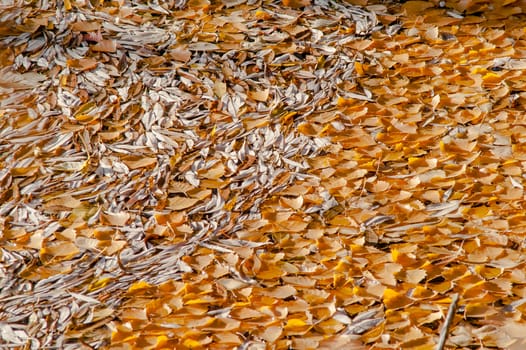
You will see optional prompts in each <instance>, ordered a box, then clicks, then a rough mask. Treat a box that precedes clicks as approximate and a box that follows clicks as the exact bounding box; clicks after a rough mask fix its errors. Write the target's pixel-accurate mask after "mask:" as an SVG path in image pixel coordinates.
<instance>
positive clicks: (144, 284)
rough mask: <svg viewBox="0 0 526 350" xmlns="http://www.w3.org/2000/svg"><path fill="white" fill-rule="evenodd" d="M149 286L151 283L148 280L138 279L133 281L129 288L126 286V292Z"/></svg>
mask: <svg viewBox="0 0 526 350" xmlns="http://www.w3.org/2000/svg"><path fill="white" fill-rule="evenodd" d="M150 287H151V285H150V284H149V283H148V282H145V281H139V282H135V283H134V284H132V285H131V286H130V288H128V292H135V291H137V290H141V289H146V288H150Z"/></svg>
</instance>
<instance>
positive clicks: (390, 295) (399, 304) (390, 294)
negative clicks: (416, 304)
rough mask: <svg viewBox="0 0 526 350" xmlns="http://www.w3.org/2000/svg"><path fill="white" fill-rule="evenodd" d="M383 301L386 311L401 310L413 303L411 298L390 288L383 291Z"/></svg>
mask: <svg viewBox="0 0 526 350" xmlns="http://www.w3.org/2000/svg"><path fill="white" fill-rule="evenodd" d="M383 301H384V304H385V306H386V307H387V308H388V309H401V308H403V307H406V306H408V305H410V304H412V303H413V300H412V299H411V298H408V297H407V296H405V295H404V294H401V293H398V292H397V291H396V290H394V289H390V288H386V289H385V290H384V295H383Z"/></svg>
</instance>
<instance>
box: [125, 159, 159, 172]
mask: <svg viewBox="0 0 526 350" xmlns="http://www.w3.org/2000/svg"><path fill="white" fill-rule="evenodd" d="M123 162H124V164H126V166H127V167H128V168H130V169H132V170H133V169H139V168H145V167H149V166H151V165H154V164H156V163H157V158H155V157H139V158H135V157H133V158H130V159H123Z"/></svg>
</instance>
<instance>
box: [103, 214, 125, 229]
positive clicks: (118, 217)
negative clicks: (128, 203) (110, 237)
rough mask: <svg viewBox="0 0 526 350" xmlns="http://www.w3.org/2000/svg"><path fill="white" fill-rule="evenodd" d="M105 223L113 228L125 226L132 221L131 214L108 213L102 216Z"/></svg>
mask: <svg viewBox="0 0 526 350" xmlns="http://www.w3.org/2000/svg"><path fill="white" fill-rule="evenodd" d="M101 217H102V219H103V222H105V223H106V224H109V225H113V226H124V225H126V223H127V222H128V220H129V219H130V214H129V213H127V212H123V211H121V212H118V213H110V212H106V213H103V214H102V216H101Z"/></svg>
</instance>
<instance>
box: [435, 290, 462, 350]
mask: <svg viewBox="0 0 526 350" xmlns="http://www.w3.org/2000/svg"><path fill="white" fill-rule="evenodd" d="M457 302H458V293H455V294H453V296H452V297H451V304H450V305H449V310H448V311H447V316H446V322H444V325H443V326H442V330H441V331H440V341H439V342H438V346H437V350H443V349H444V345H446V339H447V334H448V331H449V326H450V325H451V322H452V321H453V316H455V310H456V308H457Z"/></svg>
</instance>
